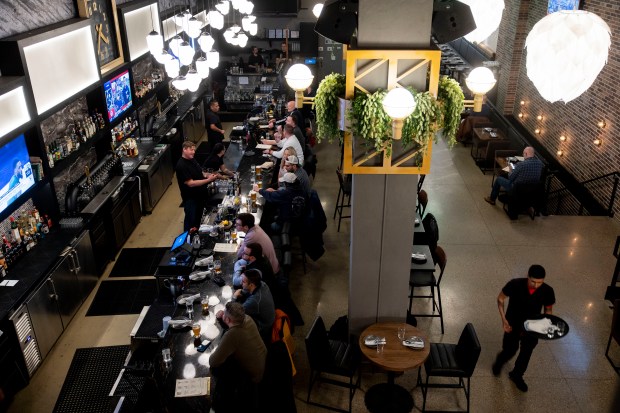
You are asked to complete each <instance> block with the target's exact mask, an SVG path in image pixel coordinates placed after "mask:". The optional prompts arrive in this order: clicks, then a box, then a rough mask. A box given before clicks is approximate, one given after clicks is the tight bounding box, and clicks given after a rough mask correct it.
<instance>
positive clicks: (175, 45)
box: [168, 34, 183, 57]
mask: <svg viewBox="0 0 620 413" xmlns="http://www.w3.org/2000/svg"><path fill="white" fill-rule="evenodd" d="M181 43H183V39H182V38H181V36H179V35H178V34H177V35H176V36H174V37H173V38H172V39H170V42H168V47H169V48H170V51H171V52H172V54H173V55H175V56H176V57H179V47H180V46H181Z"/></svg>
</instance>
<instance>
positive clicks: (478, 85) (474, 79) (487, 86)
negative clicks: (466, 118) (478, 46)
mask: <svg viewBox="0 0 620 413" xmlns="http://www.w3.org/2000/svg"><path fill="white" fill-rule="evenodd" d="M495 83H497V80H496V79H495V75H493V72H492V71H491V69H489V68H488V67H477V68H475V69H473V70H472V71H471V72H469V76H467V77H466V78H465V84H466V85H467V87H468V88H469V90H471V92H472V93H473V94H474V112H480V111H482V101H483V99H484V95H485V94H486V93H487V92H488V91H489V90H491V89H493V86H495Z"/></svg>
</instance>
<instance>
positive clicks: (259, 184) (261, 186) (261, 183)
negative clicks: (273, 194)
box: [256, 181, 263, 189]
mask: <svg viewBox="0 0 620 413" xmlns="http://www.w3.org/2000/svg"><path fill="white" fill-rule="evenodd" d="M256 184H257V185H258V189H263V181H258V182H257V183H256Z"/></svg>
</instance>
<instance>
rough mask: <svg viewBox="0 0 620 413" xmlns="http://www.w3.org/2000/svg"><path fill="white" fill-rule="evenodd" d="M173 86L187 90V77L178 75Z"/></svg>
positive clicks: (173, 81)
mask: <svg viewBox="0 0 620 413" xmlns="http://www.w3.org/2000/svg"><path fill="white" fill-rule="evenodd" d="M172 86H174V88H175V89H177V90H187V79H186V78H185V76H177V77H175V78H174V79H173V80H172Z"/></svg>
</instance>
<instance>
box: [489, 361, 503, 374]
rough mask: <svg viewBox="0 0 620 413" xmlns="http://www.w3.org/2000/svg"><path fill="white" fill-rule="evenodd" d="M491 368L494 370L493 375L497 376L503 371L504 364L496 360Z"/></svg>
mask: <svg viewBox="0 0 620 413" xmlns="http://www.w3.org/2000/svg"><path fill="white" fill-rule="evenodd" d="M491 370H492V371H493V375H494V376H495V377H497V376H499V374H500V373H501V372H502V365H501V364H499V363H498V362H497V360H495V363H493V366H491Z"/></svg>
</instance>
